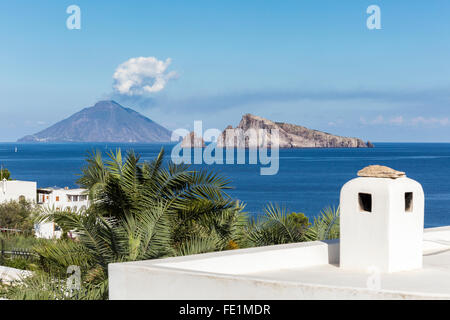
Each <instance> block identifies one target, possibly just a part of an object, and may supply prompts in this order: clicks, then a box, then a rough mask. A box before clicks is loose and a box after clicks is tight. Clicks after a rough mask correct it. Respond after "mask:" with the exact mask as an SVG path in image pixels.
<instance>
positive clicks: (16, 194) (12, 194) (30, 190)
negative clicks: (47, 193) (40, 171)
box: [0, 180, 37, 203]
mask: <svg viewBox="0 0 450 320" xmlns="http://www.w3.org/2000/svg"><path fill="white" fill-rule="evenodd" d="M36 188H37V183H36V182H32V181H17V180H2V181H0V203H3V202H9V201H20V200H27V201H31V202H36Z"/></svg>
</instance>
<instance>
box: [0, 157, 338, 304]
mask: <svg viewBox="0 0 450 320" xmlns="http://www.w3.org/2000/svg"><path fill="white" fill-rule="evenodd" d="M78 183H79V184H80V185H81V186H82V187H84V188H87V189H88V190H89V195H90V199H91V202H92V205H91V207H90V208H89V209H88V210H87V211H86V212H84V213H82V214H81V213H71V212H56V211H55V212H53V211H50V212H47V213H45V214H42V215H40V216H39V220H38V221H44V220H52V221H54V222H55V223H56V224H57V225H58V226H60V227H61V229H62V230H65V231H67V230H71V231H72V232H73V233H74V234H76V239H75V240H73V239H70V238H67V237H66V238H63V239H60V240H49V241H39V242H38V243H36V244H35V245H34V246H33V251H34V253H35V254H36V255H37V260H36V261H37V262H36V264H33V265H32V266H31V268H30V266H28V267H26V268H28V269H33V270H35V271H34V274H33V276H30V277H28V278H26V279H24V280H23V281H22V282H19V283H14V284H11V285H8V286H4V287H3V289H2V290H3V291H2V290H0V294H3V296H5V297H8V298H10V299H19V298H20V299H61V300H62V299H107V298H108V264H109V263H114V262H125V261H136V260H147V259H155V258H162V257H169V256H178V255H190V254H197V253H205V252H212V251H221V250H233V249H238V248H245V247H253V246H265V245H274V244H282V243H291V242H301V241H311V240H322V239H333V238H336V237H338V236H339V224H338V223H339V210H338V209H331V208H328V209H325V210H324V211H323V212H322V213H321V215H320V216H319V217H318V218H315V219H314V223H313V224H312V225H311V223H310V222H309V220H308V218H307V217H306V216H305V215H304V214H302V213H295V212H288V211H287V210H286V209H285V208H280V207H279V206H277V205H272V204H269V205H268V206H267V207H266V208H265V209H264V214H263V215H262V216H260V217H258V218H257V219H251V220H249V219H248V217H247V215H246V213H245V212H244V209H245V207H244V205H243V204H242V203H240V202H237V201H234V200H233V199H231V198H230V196H229V195H228V194H227V190H229V189H230V187H229V182H228V181H227V180H226V179H224V178H223V177H220V176H219V175H217V174H214V173H211V172H207V171H193V170H190V169H189V167H187V166H185V165H175V164H173V163H170V162H168V163H165V162H164V150H161V152H160V153H159V155H158V156H157V157H156V159H154V160H153V161H151V162H141V161H140V160H139V157H138V156H137V155H135V154H134V152H129V153H127V154H126V155H125V156H124V157H123V155H122V153H121V151H120V150H117V151H116V152H115V153H113V152H111V153H109V154H108V159H106V160H104V159H103V158H102V155H101V154H100V153H99V152H93V153H91V154H89V156H88V159H87V166H86V167H85V168H83V171H82V175H81V177H80V179H79V181H78ZM20 263H21V262H17V264H20ZM69 266H78V267H79V268H80V275H81V283H80V289H79V290H77V291H76V292H75V293H74V292H72V291H71V290H70V288H69V287H68V286H67V283H66V282H65V279H67V277H68V274H67V270H68V267H69ZM69 275H70V274H69ZM1 291H2V292H3V293H1Z"/></svg>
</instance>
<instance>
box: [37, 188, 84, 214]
mask: <svg viewBox="0 0 450 320" xmlns="http://www.w3.org/2000/svg"><path fill="white" fill-rule="evenodd" d="M37 203H38V204H40V205H42V206H45V207H48V208H54V209H55V210H57V211H72V212H79V211H84V210H86V209H87V208H88V207H89V196H88V195H87V190H86V189H69V188H67V187H66V188H60V189H58V188H43V189H38V190H37Z"/></svg>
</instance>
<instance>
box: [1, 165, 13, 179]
mask: <svg viewBox="0 0 450 320" xmlns="http://www.w3.org/2000/svg"><path fill="white" fill-rule="evenodd" d="M3 179H5V180H11V172H9V170H8V169H6V168H3V167H2V168H1V169H0V180H3Z"/></svg>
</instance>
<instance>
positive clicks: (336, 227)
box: [306, 207, 340, 241]
mask: <svg viewBox="0 0 450 320" xmlns="http://www.w3.org/2000/svg"><path fill="white" fill-rule="evenodd" d="M339 235H340V224H339V207H337V208H335V207H327V208H325V209H323V210H322V211H321V212H320V214H319V216H318V217H315V218H314V223H313V225H312V227H311V228H309V229H308V231H307V232H306V239H307V240H308V241H315V240H332V239H339Z"/></svg>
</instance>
